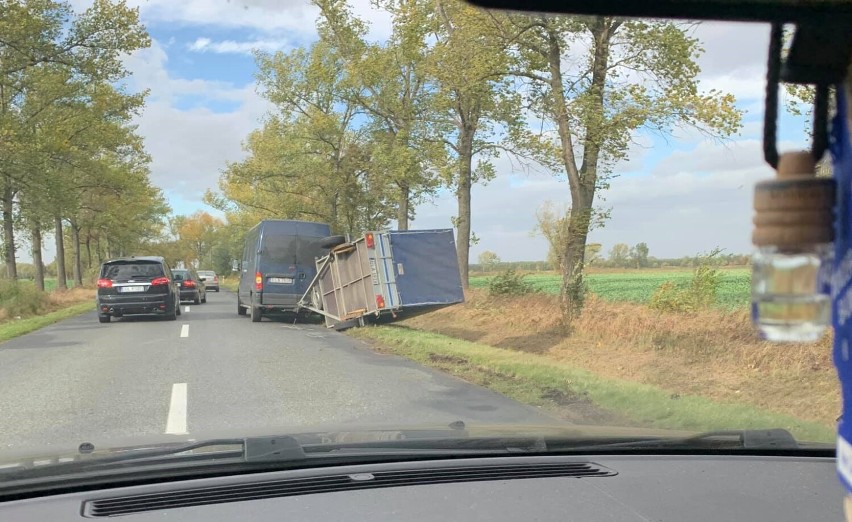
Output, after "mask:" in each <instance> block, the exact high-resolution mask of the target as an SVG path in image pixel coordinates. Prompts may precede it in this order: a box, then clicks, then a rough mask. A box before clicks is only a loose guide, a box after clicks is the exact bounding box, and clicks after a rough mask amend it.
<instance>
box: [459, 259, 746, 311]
mask: <svg viewBox="0 0 852 522" xmlns="http://www.w3.org/2000/svg"><path fill="white" fill-rule="evenodd" d="M722 273H723V274H724V275H723V277H722V284H721V285H720V288H719V291H718V294H717V296H716V298H717V303H718V305H719V306H720V307H722V308H729V309H730V308H741V307H746V306H748V303H749V300H750V292H751V271H750V270H749V269H747V268H729V269H722ZM490 277H491V276H474V277H471V278H470V286H471V287H472V288H485V287H487V286H488V280H489V279H490ZM691 279H692V271H690V270H671V271H665V270H625V271H623V272H613V273H599V274H588V275H586V282H587V284H588V285H589V290H590V291H591V292H592V293H594V294H595V295H597V296H599V297H601V298H603V299H607V300H609V301H629V302H633V303H647V302H648V300H649V299H650V298H651V296H652V295H653V294H654V291H656V290H657V288H659V286H660V285H661V284H663V283H665V282H666V281H674V282H675V283H677V284H679V285H687V284H689V282H690V280H691ZM526 280H527V281H529V282H530V283H532V284H533V286H534V287H535V288H536V289H539V290H541V291H543V292H545V293H548V294H558V293H559V284H560V281H561V277H560V276H559V275H556V274H529V275H527V276H526Z"/></svg>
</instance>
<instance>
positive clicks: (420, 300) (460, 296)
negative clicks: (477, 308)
mask: <svg viewBox="0 0 852 522" xmlns="http://www.w3.org/2000/svg"><path fill="white" fill-rule="evenodd" d="M389 236H390V243H391V250H392V251H393V260H394V272H395V274H396V282H397V290H398V291H399V297H400V301H401V305H402V306H403V307H406V306H409V307H410V306H423V305H447V304H455V303H461V302H464V291H463V289H462V284H461V276H460V275H459V264H458V259H457V258H456V243H455V238H454V237H453V231H452V229H444V230H399V231H391V232H389Z"/></svg>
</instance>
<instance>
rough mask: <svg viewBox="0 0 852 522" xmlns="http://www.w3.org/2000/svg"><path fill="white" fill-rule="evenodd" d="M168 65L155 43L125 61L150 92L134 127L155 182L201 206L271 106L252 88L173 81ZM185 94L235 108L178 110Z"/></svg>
mask: <svg viewBox="0 0 852 522" xmlns="http://www.w3.org/2000/svg"><path fill="white" fill-rule="evenodd" d="M167 61H168V56H167V54H166V53H165V51H164V50H163V48H162V46H161V45H160V44H159V43H158V42H156V41H154V42H153V45H152V46H151V48H149V49H144V50H141V51H138V52H136V53H134V54H133V55H131V56H130V57H128V58H127V59H126V61H125V63H126V65H127V67H128V68H129V69H130V70H131V71H132V72H133V76H132V78H131V81H130V83H131V87H133V88H149V89H150V91H151V92H150V95H149V98H148V103H147V104H146V107H145V111H144V112H143V114H142V115H141V116H140V117H139V118H138V120H137V122H136V123H137V124H138V126H139V133H140V134H141V135H142V136H143V138H144V140H145V147H146V149H147V151H148V152H149V153H150V154H151V157H152V164H151V171H152V173H151V179H152V182H153V183H154V184H155V185H157V186H159V187H161V188H162V189H164V190H165V191H166V192H169V193H175V194H179V195H180V196H181V197H182V198H183V199H185V200H188V201H196V202H198V203H199V204H200V201H201V195H202V194H203V193H204V191H205V190H206V189H208V188H214V187H216V184H217V180H218V177H219V171H220V170H221V169H222V168H223V167H224V166H225V164H226V163H227V162H228V161H236V160H239V159H241V158H242V157H243V156H244V152H243V151H242V149H241V143H242V140H243V139H244V138H245V137H246V135H247V134H248V133H249V132H250V131H251V130H253V129H254V128H256V127H257V126H258V121H259V119H260V118H261V117H262V116H263V115H264V114H265V113H266V112H267V111H268V109H269V108H270V106H269V104H268V102H266V100H264V99H263V98H261V97H260V96H259V95H258V94H257V93H256V92H255V86H254V84H248V85H234V84H232V83H230V82H224V81H209V80H202V79H192V78H175V77H173V76H171V75H170V74H169V72H168V71H167V70H166V63H167ZM182 96H192V97H195V98H197V99H199V100H200V101H201V103H205V102H206V103H215V102H230V103H233V104H235V108H234V109H233V110H229V111H226V112H214V111H212V110H210V109H208V108H204V107H200V108H198V107H193V108H187V109H182V108H179V107H178V106H176V102H177V101H178V100H179V99H180V98H181V97H182Z"/></svg>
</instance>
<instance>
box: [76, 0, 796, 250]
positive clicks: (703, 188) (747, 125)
mask: <svg viewBox="0 0 852 522" xmlns="http://www.w3.org/2000/svg"><path fill="white" fill-rule="evenodd" d="M86 3H87V0H75V5H77V6H78V7H79V6H84V5H85V4H86ZM130 3H131V4H134V5H138V6H139V8H140V12H141V16H142V19H143V21H144V22H145V23H146V24H147V26H148V29H149V31H150V33H151V36H152V38H153V45H152V47H151V48H150V49H146V50H143V51H139V52H137V53H134V55H132V56H129V57H128V58H127V60H126V64H127V67H128V68H129V69H130V70H131V71H132V72H133V77H132V78H131V80H130V81H129V84H130V86H131V88H135V89H142V88H147V89H150V91H151V94H150V97H149V99H148V105H147V107H146V110H145V112H144V114H143V115H142V116H141V117H140V118H139V121H138V124H139V131H140V133H141V134H142V135H143V137H144V138H145V142H146V147H147V149H148V151H149V153H150V154H151V155H152V158H153V163H152V179H153V181H154V183H155V184H157V185H158V186H160V187H161V188H163V190H164V192H165V194H166V195H167V197H168V198H169V202H170V204H171V206H172V208H173V209H174V211H175V212H176V213H181V214H186V213H191V212H194V211H196V210H198V209H205V210H208V211H212V209H210V208H208V207H206V206H205V205H204V204H203V202H202V201H201V196H202V194H203V193H204V191H205V190H207V189H208V188H215V187H216V182H217V179H218V176H219V171H220V170H221V169H222V168H223V167H224V166H225V165H226V162H228V161H238V160H239V159H240V158H242V157H243V152H242V150H241V141H242V140H243V139H244V138H245V136H246V135H247V134H248V132H250V131H251V130H252V129H254V128H257V127H258V126H259V122H260V120H261V119H262V117H263V115H264V114H265V113H266V112H267V111H268V110H270V109H271V107H270V106H269V105H268V103H267V102H266V101H265V100H263V99H262V98H261V97H260V96H259V95H258V94H257V92H256V90H255V86H254V78H253V75H254V71H255V67H254V62H253V59H252V57H251V54H250V51H251V49H252V48H261V49H264V50H267V51H274V50H279V49H280V50H285V51H286V50H288V49H291V48H293V47H297V46H301V45H305V44H309V43H310V42H311V41H312V40H313V39H315V37H316V31H315V25H314V20H315V16H316V12H315V10H314V9H313V8H312V7H311V6H309V4H307V3H306V2H303V1H301V0H285V1H279V0H241V1H236V0H232V1H227V0H210V1H205V0H187V1H184V2H180V3H177V2H173V1H172V0H144V1H143V0H132V1H131V2H130ZM353 9H354V11H355V12H356V14H358V15H360V16H362V17H363V18H366V19H369V20H371V21H372V22H373V25H372V28H371V35H372V37H373V38H374V39H382V38H383V37H386V36H387V34H388V32H389V29H390V28H389V24H388V20H387V16H386V15H384V14H382V13H378V12H376V11H373V10H372V9H371V8H370V7H369V0H358V1H357V2H354V3H353ZM696 35H697V36H698V37H699V38H700V39H701V41H702V42H703V44H704V48H705V49H706V53H705V54H704V56H703V57H702V59H701V61H700V65H701V68H702V73H701V77H700V78H701V85H702V88H705V89H711V88H716V89H720V90H723V91H726V92H732V93H733V94H735V95H736V96H737V99H738V105H739V107H740V108H741V109H743V110H746V111H747V112H746V115H745V119H744V128H743V130H742V132H741V134H740V136H737V137H735V138H734V139H732V140H730V141H728V142H727V143H724V144H719V143H713V142H709V141H706V140H703V139H702V138H701V137H700V136H699V135H697V134H696V133H694V132H678V133H677V135H676V136H675V137H669V138H667V139H662V138H660V137H654V136H650V135H648V134H646V133H639V134H637V136H636V139H635V141H636V144H635V145H634V146H633V147H632V148H631V152H630V155H629V158H628V160H627V161H624V162H622V163H621V164H619V165H618V166H617V167H616V169H615V173H616V175H617V177H615V178H614V179H613V181H612V184H611V188H610V189H609V190H607V191H606V192H605V193H602V194H601V195H602V197H603V198H604V199H603V200H602V201H600V204H601V205H602V206H603V207H609V208H611V209H612V218H611V219H610V221H609V222H608V223H607V225H606V227H604V228H603V229H601V230H597V231H595V232H594V233H593V234H592V237H591V240H593V241H598V242H601V243H603V245H604V249H605V250H608V249H609V248H610V247H611V246H612V245H613V244H614V243H617V242H624V243H628V244H635V243H637V242H640V241H645V242H647V243H648V245H649V246H650V249H651V255H656V256H660V257H668V256H680V255H690V254H694V253H696V252H699V251H707V250H710V249H711V248H713V247H716V246H720V247H722V248H725V249H726V250H728V251H730V252H747V251H749V250H750V243H749V235H750V220H751V187H752V186H753V183H754V182H755V181H756V180H758V179H761V178H763V177H766V176H768V175H771V171H770V170H769V169H768V167H766V166H765V165H764V163H763V160H762V153H761V148H760V134H761V128H762V99H763V88H764V87H763V85H764V84H763V74H764V70H765V66H764V62H765V56H764V55H765V49H766V42H767V37H768V29H767V28H766V27H764V26H759V25H744V24H703V25H702V26H701V27H699V29H698V30H697V33H696ZM780 128H781V136H780V139H781V141H782V149H784V148H802V147H803V146H806V143H805V138H804V134H803V132H802V131H803V123H802V122H801V121H799V120H797V119H795V118H793V117H791V116H788V115H785V116H784V117H783V118H782V121H781V125H780ZM496 166H497V172H498V176H497V178H496V179H495V180H493V181H492V182H491V183H489V184H488V185H487V186H478V187H476V188H474V192H473V199H474V201H473V212H474V215H473V230H474V232H475V233H476V235H477V236H478V237H479V238H481V242H480V243H479V244H478V245H476V246H475V247H474V248H473V249H472V259H473V260H475V259H476V256H477V255H478V254H479V253H481V252H482V251H484V250H493V251H495V252H496V253H497V254H498V255H499V256H500V257H501V258H503V259H506V260H521V259H543V258H544V256H545V254H546V251H547V246H546V242H545V241H544V239H543V238H541V237H535V236H534V235H533V234H532V233H531V231H532V230H533V228H534V226H535V219H534V213H535V209H536V208H538V207H539V206H540V205H541V204H542V203H544V202H545V201H548V200H549V201H552V202H554V203H555V204H557V205H558V204H562V203H564V202H567V201H568V188H567V185H566V184H565V182H564V181H561V180H559V179H557V178H555V177H554V176H552V175H550V174H548V173H545V172H527V171H524V170H522V169H519V168H517V166H516V165H513V164H512V162H511V161H510V160H509V159H508V158H500V159H498V160H497V161H496ZM454 205H455V201H454V198H453V196H452V194H450V193H448V192H446V191H444V192H442V193H440V194H439V195H438V197H436V198H435V200H434V201H433V202H430V203H426V204H424V205H421V206H420V207H419V208H418V209H417V217H416V219H415V221H414V224H413V226H414V227H417V228H433V227H441V228H443V227H448V226H450V217H451V216H453V215H455V213H456V212H455V208H454Z"/></svg>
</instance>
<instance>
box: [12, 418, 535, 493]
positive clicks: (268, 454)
mask: <svg viewBox="0 0 852 522" xmlns="http://www.w3.org/2000/svg"><path fill="white" fill-rule="evenodd" d="M399 433H400V434H401V436H400V437H399V438H393V439H387V440H368V441H360V442H328V441H325V440H323V437H322V436H316V435H310V436H304V435H301V436H300V435H296V436H288V435H285V436H271V437H247V438H226V439H210V440H204V441H199V442H193V443H190V444H175V445H169V446H168V447H163V448H146V449H138V450H136V449H130V450H124V451H121V452H119V453H117V454H115V455H107V456H96V455H92V456H89V455H86V453H88V452H89V451H91V449H90V445H88V444H86V443H84V444H83V445H81V452H80V453H81V454H80V455H79V456H76V457H74V459H73V460H64V459H58V460H57V461H55V462H44V461H36V462H38V464H36V462H33V463H20V464H17V465H13V466H9V467H6V468H5V469H0V483H2V482H3V481H4V480H7V481H8V480H11V481H14V480H20V479H31V478H37V477H51V476H56V475H67V474H71V473H78V472H85V471H98V470H115V469H121V468H125V467H127V466H131V467H134V468H135V467H137V466H138V467H142V466H150V465H153V466H160V465H172V464H178V465H181V464H194V463H198V464H249V465H252V464H270V463H272V464H275V463H286V464H292V465H296V466H298V465H301V464H304V463H305V462H308V461H310V462H311V463H312V464H314V463H316V462H317V461H323V460H330V461H335V462H338V461H346V460H353V461H364V460H371V461H382V460H388V459H396V458H400V457H405V458H435V457H441V456H482V455H486V454H488V455H496V454H501V455H515V454H519V453H532V452H543V451H546V446H545V444H544V441H543V439H541V438H535V437H520V438H515V437H508V438H487V439H480V438H470V437H469V436H468V434H467V432H465V431H463V430H454V429H450V430H427V431H418V430H412V431H403V432H399ZM299 438H302V439H303V441H300V440H299ZM84 446H89V447H87V448H86V450H83V447H84ZM218 448H220V449H218ZM199 450H204V451H199Z"/></svg>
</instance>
